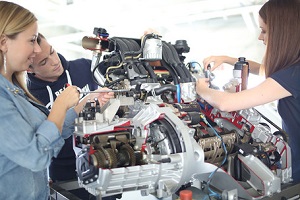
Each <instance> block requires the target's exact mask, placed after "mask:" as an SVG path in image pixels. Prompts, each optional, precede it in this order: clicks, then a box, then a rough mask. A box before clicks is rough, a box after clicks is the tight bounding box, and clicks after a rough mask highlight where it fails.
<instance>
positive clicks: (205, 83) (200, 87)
mask: <svg viewBox="0 0 300 200" xmlns="http://www.w3.org/2000/svg"><path fill="white" fill-rule="evenodd" d="M207 88H209V78H199V79H198V80H197V82H196V92H197V94H199V95H200V96H201V93H202V91H204V90H205V89H207Z"/></svg>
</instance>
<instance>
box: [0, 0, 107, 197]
mask: <svg viewBox="0 0 300 200" xmlns="http://www.w3.org/2000/svg"><path fill="white" fill-rule="evenodd" d="M37 35H38V25H37V19H36V17H35V16H34V15H33V14H32V13H31V12H30V11H28V10H27V9H25V8H23V7H21V6H19V5H17V4H14V3H11V2H6V1H0V102H1V104H0V120H1V129H0V199H5V200H9V199H26V200H34V199H36V200H43V199H48V197H49V186H48V176H47V167H48V166H49V164H50V162H51V159H52V157H53V156H56V155H57V154H58V153H59V151H60V149H61V147H62V146H63V144H64V138H68V137H69V136H71V135H72V133H73V128H74V127H73V122H74V120H75V118H76V117H77V116H78V113H79V112H80V109H82V108H83V105H84V104H85V102H86V101H87V99H89V98H95V97H97V98H98V99H100V101H102V102H101V103H105V102H106V101H107V100H108V99H109V98H111V97H112V94H111V93H104V94H103V93H98V94H99V95H100V94H101V97H98V94H97V93H95V94H91V95H90V96H89V95H88V96H89V97H87V98H85V99H84V100H83V101H80V103H79V104H78V102H79V93H78V91H77V87H76V86H70V87H67V88H66V89H65V90H64V91H63V92H62V93H61V94H60V95H59V97H57V98H56V100H55V102H54V104H53V107H52V109H51V112H49V111H48V109H47V108H46V107H44V106H43V105H41V104H39V102H38V101H37V100H36V99H35V98H34V97H33V96H32V95H31V94H30V93H29V92H28V89H27V88H26V85H25V74H24V72H26V70H27V69H28V67H29V65H30V64H32V62H33V58H34V57H35V55H36V54H37V53H39V52H40V51H41V49H40V47H39V45H38V43H37V41H36V38H37ZM77 104H78V105H77ZM75 105H77V106H75ZM74 106H75V107H74ZM70 108H71V109H70Z"/></svg>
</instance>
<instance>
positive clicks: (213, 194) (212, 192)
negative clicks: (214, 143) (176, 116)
mask: <svg viewBox="0 0 300 200" xmlns="http://www.w3.org/2000/svg"><path fill="white" fill-rule="evenodd" d="M200 117H201V118H202V119H203V121H204V123H205V124H207V125H208V126H209V127H210V128H211V129H212V130H213V132H214V134H215V135H216V136H217V137H218V138H219V139H220V141H221V143H222V147H223V149H224V152H225V156H224V159H223V161H222V163H221V165H219V166H218V167H217V168H216V169H215V170H214V171H213V172H212V173H211V174H210V175H209V176H208V180H207V183H206V184H207V190H208V191H209V192H210V194H208V197H209V198H210V197H211V196H213V197H216V198H217V199H221V196H220V194H218V193H216V192H215V191H213V190H212V189H211V188H210V187H209V185H210V182H211V180H212V178H213V176H214V174H215V173H216V172H217V171H218V169H220V168H221V167H222V166H223V165H224V164H225V163H226V161H227V156H228V152H227V148H226V145H225V143H224V141H223V138H222V137H221V136H220V135H219V134H218V133H217V131H216V130H215V129H214V128H213V127H212V125H211V124H210V123H209V122H208V121H207V119H206V118H205V116H204V114H202V113H201V114H200Z"/></svg>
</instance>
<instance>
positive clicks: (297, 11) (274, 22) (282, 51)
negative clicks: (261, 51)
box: [259, 0, 300, 77]
mask: <svg viewBox="0 0 300 200" xmlns="http://www.w3.org/2000/svg"><path fill="white" fill-rule="evenodd" d="M259 15H260V17H261V18H262V20H263V21H264V23H265V24H266V25H267V37H268V42H267V49H266V53H265V58H264V66H265V75H266V77H269V76H270V75H271V74H273V73H274V72H277V71H278V70H280V69H284V68H287V67H289V66H291V65H293V64H295V63H297V62H299V61H300V36H299V35H300V0H269V1H268V2H266V3H265V4H264V5H263V6H262V8H261V9H260V10H259Z"/></svg>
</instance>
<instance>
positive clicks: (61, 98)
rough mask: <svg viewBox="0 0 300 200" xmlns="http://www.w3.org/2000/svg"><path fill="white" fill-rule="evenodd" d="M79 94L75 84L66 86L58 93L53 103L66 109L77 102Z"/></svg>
mask: <svg viewBox="0 0 300 200" xmlns="http://www.w3.org/2000/svg"><path fill="white" fill-rule="evenodd" d="M79 96H80V94H79V92H78V90H77V87H76V86H68V87H66V88H65V89H64V91H63V92H62V93H61V94H60V95H58V97H57V98H56V100H55V101H54V104H56V105H60V106H64V107H65V108H66V110H68V109H69V108H71V107H73V106H76V105H77V104H78V102H79Z"/></svg>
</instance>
